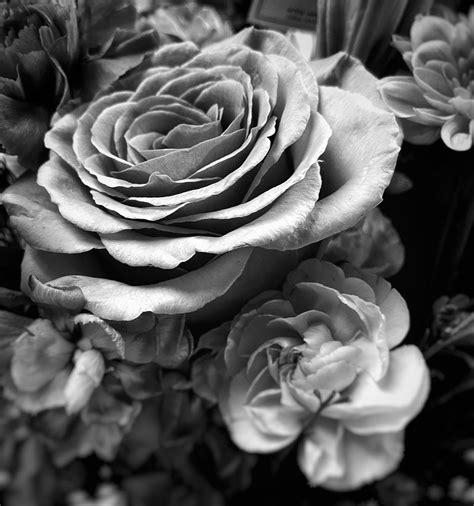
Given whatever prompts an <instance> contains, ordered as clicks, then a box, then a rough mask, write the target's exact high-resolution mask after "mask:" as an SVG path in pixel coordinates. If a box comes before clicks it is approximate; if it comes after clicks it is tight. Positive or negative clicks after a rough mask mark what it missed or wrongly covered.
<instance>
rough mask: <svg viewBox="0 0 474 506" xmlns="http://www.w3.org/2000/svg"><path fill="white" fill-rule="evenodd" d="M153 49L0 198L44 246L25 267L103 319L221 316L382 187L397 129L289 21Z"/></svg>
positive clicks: (354, 80)
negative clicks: (149, 63)
mask: <svg viewBox="0 0 474 506" xmlns="http://www.w3.org/2000/svg"><path fill="white" fill-rule="evenodd" d="M153 62H154V64H155V66H153V67H152V68H149V69H147V70H145V71H143V72H136V73H133V75H131V76H130V77H129V78H128V79H125V80H121V81H119V82H117V84H116V86H115V87H114V86H112V87H111V88H110V89H109V90H107V91H106V92H104V93H103V94H102V96H98V97H97V99H96V100H95V101H93V102H90V103H88V104H85V105H83V106H81V107H79V108H77V109H75V110H74V111H71V112H70V113H69V114H66V115H64V116H63V117H62V118H61V119H59V120H58V121H57V122H56V123H55V124H54V126H53V128H52V129H51V130H50V131H49V132H48V134H47V135H46V141H45V142H46V145H47V146H48V147H49V148H50V149H51V156H50V159H49V161H48V162H46V163H45V164H44V165H43V166H42V167H41V168H40V170H39V172H38V178H37V180H35V179H34V178H33V177H30V178H23V179H22V180H21V181H18V182H17V183H16V184H14V185H12V186H10V187H9V188H8V189H7V191H6V192H5V194H4V196H3V203H4V205H5V207H6V208H7V210H8V212H9V214H10V218H11V223H12V226H13V227H14V229H15V230H16V231H18V232H19V234H20V235H21V236H22V237H23V238H24V239H25V241H26V242H27V243H28V244H29V246H31V247H32V248H27V252H26V256H25V261H24V263H23V272H24V279H27V278H28V276H29V275H30V274H36V275H37V276H38V277H39V278H40V279H41V280H42V281H44V282H50V281H52V280H53V279H55V286H60V285H61V286H63V287H65V286H69V287H77V288H78V289H80V290H81V292H82V294H83V295H84V297H85V299H86V306H85V307H86V309H87V310H89V311H91V312H92V313H94V314H95V315H97V316H99V317H102V318H106V319H111V320H119V319H120V320H131V319H133V318H136V317H137V316H139V315H140V314H141V313H143V312H146V311H151V312H154V313H157V314H183V313H194V314H193V318H194V319H195V320H196V319H199V318H200V319H201V322H202V321H204V323H206V322H205V320H206V319H208V318H209V319H210V320H211V322H208V323H211V324H212V325H214V324H215V318H216V314H217V315H218V316H219V317H220V318H222V319H225V318H227V316H228V315H229V314H233V313H234V312H235V309H234V308H235V306H237V307H240V306H241V305H242V304H243V303H244V302H245V301H247V300H249V299H250V298H251V297H253V296H255V295H257V294H258V293H260V292H261V291H262V290H265V289H267V288H273V287H276V286H277V285H278V284H279V283H280V282H281V281H282V280H283V278H284V277H285V275H286V273H287V272H288V271H289V270H291V269H292V268H294V267H295V266H296V265H297V263H298V253H297V252H296V250H298V249H300V248H303V247H305V246H308V245H311V244H315V243H317V242H319V241H320V240H322V239H323V238H326V237H329V236H331V235H333V234H334V233H337V232H340V231H341V230H344V229H345V228H347V227H350V226H352V225H354V224H355V223H357V222H358V221H359V220H360V219H361V218H362V216H364V215H365V214H366V213H367V212H368V211H369V210H370V209H372V208H373V207H375V206H376V205H377V204H378V203H379V202H380V201H381V198H382V194H383V191H384V190H385V188H386V186H387V185H388V183H389V181H390V179H391V176H392V173H393V169H394V165H395V162H396V159H397V156H398V151H399V145H398V142H397V139H398V134H399V128H398V125H397V124H396V121H395V117H394V115H393V114H391V113H389V112H388V111H386V110H385V108H384V107H383V104H381V102H380V97H378V93H377V91H376V87H375V79H374V78H373V76H371V75H370V74H369V73H368V72H367V71H366V70H365V69H364V68H363V67H362V65H360V64H359V67H358V69H357V71H355V70H354V67H355V65H356V64H355V63H354V61H352V60H351V61H347V62H345V65H344V66H343V67H342V68H339V67H338V72H332V70H333V64H334V65H336V66H337V65H338V62H335V61H333V60H331V61H330V62H325V61H315V62H312V63H311V66H310V65H309V64H308V63H307V62H306V61H305V60H304V59H303V58H302V56H301V55H300V54H299V52H298V51H297V50H296V49H295V48H294V47H293V46H292V45H291V43H290V42H288V40H287V39H286V38H285V37H284V36H282V35H280V34H278V33H277V32H272V31H267V30H256V29H253V28H249V29H246V30H243V31H242V32H240V33H238V34H236V35H234V36H233V37H231V38H229V39H226V40H225V41H222V42H219V43H217V44H214V45H213V46H212V47H209V48H204V49H202V50H200V49H199V48H197V47H196V46H195V45H194V44H192V43H190V42H185V43H180V44H168V45H164V46H163V47H162V48H161V49H160V50H159V51H157V52H156V53H155V55H154V57H153ZM322 68H324V74H325V76H330V78H331V81H330V82H329V83H327V84H329V86H318V82H317V80H316V75H315V73H316V72H317V71H318V69H322ZM342 82H344V84H342ZM321 83H322V84H326V82H325V81H324V79H322V81H321ZM364 95H365V96H364ZM375 95H376V97H375ZM372 97H375V98H374V99H373V100H372ZM377 100H378V102H380V104H381V106H380V107H379V106H378V105H379V104H378V103H376V101H377ZM355 146H357V149H355V148H354V147H355ZM320 159H322V160H323V161H324V163H322V164H321V166H320V165H319V160H320ZM321 187H322V188H324V192H321V193H320V189H321ZM39 230H41V233H38V231H39ZM53 258H54V260H53ZM43 265H47V267H46V268H43ZM59 278H61V279H60V280H59ZM25 289H26V290H27V287H26V286H25ZM220 301H221V302H222V305H221V306H219V309H218V310H217V311H216V310H215V309H212V304H214V302H215V303H216V304H219V303H220ZM204 306H206V307H205V308H204ZM214 307H215V306H214ZM203 308H204V309H203ZM202 309H203V311H199V310H202ZM225 311H227V314H226V313H225ZM196 312H197V314H196ZM204 313H205V314H204Z"/></svg>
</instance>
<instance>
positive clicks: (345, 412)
mask: <svg viewBox="0 0 474 506" xmlns="http://www.w3.org/2000/svg"><path fill="white" fill-rule="evenodd" d="M414 385H416V386H417V388H414ZM428 391H429V371H428V369H427V368H426V365H425V363H424V359H423V356H422V354H421V352H420V351H419V349H418V348H416V347H415V346H402V347H400V348H397V349H396V350H395V351H393V352H392V353H391V356H390V366H389V370H388V371H387V374H386V376H385V377H384V378H383V380H382V381H380V382H379V383H376V382H374V381H373V380H372V379H371V378H369V377H368V376H367V375H364V374H361V375H360V376H359V377H358V379H357V380H356V381H355V382H354V383H353V385H352V386H351V387H350V388H349V390H348V391H347V392H346V393H347V395H348V396H349V398H350V399H351V402H350V406H349V405H348V404H346V403H340V404H335V405H333V406H329V407H328V408H327V409H326V412H325V414H326V416H327V417H329V418H333V419H337V420H343V424H344V426H345V427H346V428H347V429H348V430H350V431H351V432H353V433H355V434H361V435H368V434H371V433H373V432H398V431H400V430H402V429H403V428H404V427H405V426H406V424H407V423H408V421H409V420H411V419H412V418H414V417H415V416H416V415H417V414H418V413H419V411H420V410H421V408H422V407H423V405H424V404H425V402H426V399H427V397H428ZM362 399H363V400H362ZM361 401H362V403H360V402H361Z"/></svg>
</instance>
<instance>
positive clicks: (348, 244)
mask: <svg viewBox="0 0 474 506" xmlns="http://www.w3.org/2000/svg"><path fill="white" fill-rule="evenodd" d="M323 258H324V260H327V261H329V262H333V263H339V262H344V261H345V262H349V263H350V264H352V265H354V266H355V267H359V268H361V269H364V270H366V271H368V272H371V273H373V274H377V275H378V276H383V277H390V276H393V275H394V274H396V273H397V272H398V271H399V270H400V269H401V268H402V266H403V263H404V261H405V248H404V247H403V244H402V242H401V240H400V236H399V235H398V233H397V231H396V230H395V228H394V227H393V225H392V222H391V221H390V220H389V219H388V218H387V217H385V216H384V215H383V214H382V212H381V211H380V209H379V208H375V209H373V210H372V211H370V212H369V213H368V214H367V215H366V216H365V217H364V218H363V219H362V220H361V221H360V222H359V223H357V224H356V225H354V226H353V227H351V228H348V229H347V230H344V231H343V232H340V233H339V234H336V235H335V236H333V237H331V238H330V239H329V242H328V245H327V247H326V252H325V253H324V257H323Z"/></svg>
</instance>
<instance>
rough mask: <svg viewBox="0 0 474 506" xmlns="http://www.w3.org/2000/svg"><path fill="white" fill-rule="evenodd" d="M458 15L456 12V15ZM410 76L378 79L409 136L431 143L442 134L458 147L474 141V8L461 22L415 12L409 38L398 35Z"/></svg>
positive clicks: (468, 146) (396, 41)
mask: <svg viewBox="0 0 474 506" xmlns="http://www.w3.org/2000/svg"><path fill="white" fill-rule="evenodd" d="M453 17H454V18H456V17H455V16H453ZM394 44H395V46H396V47H397V49H398V50H399V51H400V52H401V53H402V54H403V58H404V60H405V62H406V63H407V65H408V67H409V68H410V71H411V72H412V74H413V75H412V76H393V77H387V78H385V79H383V80H382V81H381V82H380V91H381V94H382V98H383V100H384V101H385V103H386V104H387V106H388V107H390V109H391V110H392V111H393V112H394V113H395V114H396V115H397V116H398V117H399V118H400V120H401V122H402V126H403V133H404V136H405V138H406V140H407V141H409V142H412V143H413V144H431V143H432V142H434V141H436V140H437V139H438V138H439V136H441V138H442V140H443V142H444V143H445V144H446V145H447V146H448V147H449V148H451V149H453V150H455V151H467V150H469V149H471V147H472V145H473V142H474V8H471V10H470V12H469V14H468V15H462V14H461V15H459V18H458V19H457V21H453V20H452V19H445V18H442V17H438V16H420V17H417V19H416V20H415V22H414V23H413V25H412V28H411V32H410V38H409V39H405V38H402V37H395V39H394Z"/></svg>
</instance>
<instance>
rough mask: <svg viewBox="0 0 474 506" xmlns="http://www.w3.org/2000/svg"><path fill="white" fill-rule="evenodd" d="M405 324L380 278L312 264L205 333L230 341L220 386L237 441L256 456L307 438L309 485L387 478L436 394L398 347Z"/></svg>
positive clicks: (412, 354)
mask: <svg viewBox="0 0 474 506" xmlns="http://www.w3.org/2000/svg"><path fill="white" fill-rule="evenodd" d="M408 327H409V318H408V311H407V307H406V304H405V302H404V300H403V299H402V297H401V296H400V295H399V293H398V292H397V291H396V290H394V289H392V288H391V286H390V285H389V284H388V283H387V282H386V281H385V280H383V279H382V278H378V277H376V276H375V275H372V274H367V273H362V271H358V270H356V269H354V268H352V267H350V266H349V265H347V266H346V267H344V269H340V268H338V267H336V266H334V265H332V264H329V263H327V262H320V261H318V260H307V261H305V262H303V263H302V264H301V265H300V267H299V268H298V269H297V270H296V271H294V272H292V273H291V274H290V275H289V276H288V279H287V282H286V284H285V286H284V289H283V292H282V293H279V292H267V293H266V294H262V296H260V298H257V299H255V300H254V301H251V302H250V303H249V304H248V305H247V306H246V307H245V308H244V309H243V310H242V313H241V314H240V315H239V316H237V317H236V318H235V319H234V321H233V322H232V324H231V325H230V326H223V327H220V328H219V329H216V330H215V331H212V332H211V333H210V334H209V335H208V336H207V337H206V336H204V337H203V344H202V346H204V347H206V346H210V347H212V345H211V343H212V342H213V343H214V346H215V345H216V343H219V341H220V345H221V346H224V349H223V350H222V352H221V354H220V358H219V361H218V363H219V367H218V368H219V370H220V374H221V375H222V376H221V381H218V382H215V385H216V386H217V396H218V402H219V407H220V409H221V412H222V414H223V416H224V419H225V422H226V424H227V426H228V428H229V430H230V433H231V436H232V439H233V440H234V442H235V443H236V444H237V446H239V447H240V448H242V449H243V450H245V451H248V452H257V453H268V452H274V451H277V450H280V449H282V448H284V447H286V446H288V445H289V444H291V443H293V442H295V441H296V440H298V439H300V443H299V457H298V459H299V466H300V468H301V470H302V471H303V473H304V474H305V475H306V476H307V478H308V480H309V482H310V483H311V484H312V485H322V486H324V487H326V488H330V489H336V490H345V489H353V488H357V487H359V486H361V485H362V484H364V483H367V482H369V481H371V480H374V479H376V478H379V477H382V476H384V475H386V474H388V473H389V472H390V471H392V470H393V469H395V468H396V466H397V465H398V463H399V461H400V459H401V456H402V452H403V430H404V428H405V426H406V425H407V424H408V422H409V421H410V420H411V419H412V418H413V417H414V416H416V415H417V414H418V412H419V411H420V410H421V408H422V406H423V404H424V402H425V400H426V398H427V394H428V389H429V372H428V369H427V367H426V364H425V362H424V360H423V357H422V355H421V352H420V351H419V350H418V348H416V347H415V346H402V347H398V348H397V346H398V345H399V344H400V342H401V341H402V340H403V338H404V337H405V335H406V332H407V330H408Z"/></svg>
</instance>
